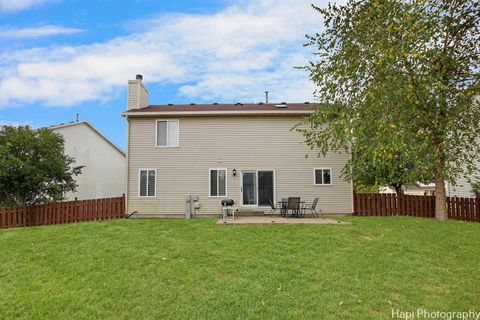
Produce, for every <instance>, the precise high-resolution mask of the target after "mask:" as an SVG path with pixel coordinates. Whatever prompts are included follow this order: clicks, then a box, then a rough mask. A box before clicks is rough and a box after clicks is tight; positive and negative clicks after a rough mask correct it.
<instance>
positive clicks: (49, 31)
mask: <svg viewBox="0 0 480 320" xmlns="http://www.w3.org/2000/svg"><path fill="white" fill-rule="evenodd" d="M84 31H85V30H82V29H74V28H66V27H62V26H53V25H46V26H41V27H37V28H11V27H0V39H1V38H4V39H6V38H8V39H34V38H43V37H50V36H56V35H65V34H74V33H80V32H84Z"/></svg>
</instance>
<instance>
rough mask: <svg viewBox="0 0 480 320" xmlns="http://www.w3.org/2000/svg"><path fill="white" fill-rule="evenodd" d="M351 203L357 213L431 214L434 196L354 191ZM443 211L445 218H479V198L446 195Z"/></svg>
mask: <svg viewBox="0 0 480 320" xmlns="http://www.w3.org/2000/svg"><path fill="white" fill-rule="evenodd" d="M353 206H354V213H356V214H357V215H359V216H413V217H424V218H434V217H435V196H411V195H397V194H395V193H387V194H382V193H354V195H353ZM447 211H448V218H449V219H452V220H463V221H475V222H480V198H479V197H477V198H460V197H447Z"/></svg>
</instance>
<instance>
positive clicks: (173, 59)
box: [0, 0, 321, 107]
mask: <svg viewBox="0 0 480 320" xmlns="http://www.w3.org/2000/svg"><path fill="white" fill-rule="evenodd" d="M309 3H310V2H309V1H300V0H281V1H278V0H276V1H273V0H260V1H254V0H251V1H244V2H243V3H242V5H236V6H230V7H228V8H226V9H224V10H222V11H220V12H217V13H214V14H167V15H161V16H158V17H155V18H153V19H150V20H148V21H140V22H138V21H137V22H132V24H134V25H136V26H137V28H138V26H140V27H142V29H141V30H138V29H137V31H136V33H134V34H131V35H130V36H126V37H118V38H115V39H112V40H111V41H108V42H105V43H97V44H92V45H84V46H72V47H68V46H63V47H48V48H47V47H38V48H31V49H28V50H17V51H11V52H4V53H0V106H2V105H3V106H4V107H5V106H7V105H15V104H21V103H41V104H45V105H50V106H70V105H75V104H78V103H81V102H84V101H89V100H109V99H111V98H112V97H115V96H116V94H117V93H118V92H119V90H120V89H122V88H125V87H126V81H127V80H128V79H130V78H132V77H134V75H135V74H136V73H142V74H143V75H144V76H145V81H146V83H147V85H148V86H150V87H154V86H162V85H169V84H176V85H177V86H179V87H180V89H179V91H178V94H179V95H180V96H182V97H184V98H185V99H187V98H188V100H189V101H197V102H201V101H214V100H217V101H219V102H234V101H242V102H250V101H256V100H260V99H262V97H263V91H265V90H269V91H270V92H271V98H272V100H276V101H289V102H292V101H301V102H303V101H306V100H311V99H312V92H313V86H312V85H311V84H310V82H309V81H308V79H307V74H306V73H305V72H304V71H302V70H296V69H294V67H295V66H300V65H304V64H305V63H306V62H307V61H308V59H310V58H312V57H311V53H310V52H309V50H310V49H308V48H307V49H306V48H303V47H302V44H303V43H304V42H305V38H304V35H305V33H310V34H311V33H314V32H316V31H319V29H320V28H321V20H320V16H319V15H318V14H316V13H315V11H314V10H312V9H311V8H310V5H309ZM153 102H154V103H163V102H168V101H153Z"/></svg>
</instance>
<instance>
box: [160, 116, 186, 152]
mask: <svg viewBox="0 0 480 320" xmlns="http://www.w3.org/2000/svg"><path fill="white" fill-rule="evenodd" d="M173 121H176V122H177V128H178V133H177V144H176V145H174V146H168V145H167V146H159V145H158V123H159V122H167V143H168V122H173ZM179 145H180V120H179V119H157V120H155V147H156V148H178V147H179Z"/></svg>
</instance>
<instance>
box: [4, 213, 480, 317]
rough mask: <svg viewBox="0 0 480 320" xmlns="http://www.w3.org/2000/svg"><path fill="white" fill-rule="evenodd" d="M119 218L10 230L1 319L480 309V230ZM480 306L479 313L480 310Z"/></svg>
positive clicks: (399, 221) (405, 223)
mask: <svg viewBox="0 0 480 320" xmlns="http://www.w3.org/2000/svg"><path fill="white" fill-rule="evenodd" d="M341 219H342V220H346V221H350V222H352V223H351V224H348V225H264V226H256V225H250V226H223V225H216V224H215V222H216V221H214V220H190V221H186V220H165V219H164V220H115V221H108V222H91V223H82V224H71V225H59V226H45V227H35V228H22V229H10V230H1V231H0V252H1V254H0V297H1V298H0V315H1V318H4V319H5V318H6V319H8V318H20V319H52V318H55V319H67V318H74V319H93V318H101V319H165V318H170V319H207V318H208V319H386V318H390V317H391V312H392V309H401V310H404V311H410V310H416V309H417V308H426V309H429V310H443V311H461V310H469V309H475V308H476V307H478V305H480V272H479V269H478V267H479V256H480V224H474V223H466V222H458V221H447V222H437V221H434V220H430V219H422V218H408V217H398V218H397V217H395V218H392V217H388V218H374V217H370V218H360V217H348V218H347V217H344V218H341ZM477 311H480V310H477Z"/></svg>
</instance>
